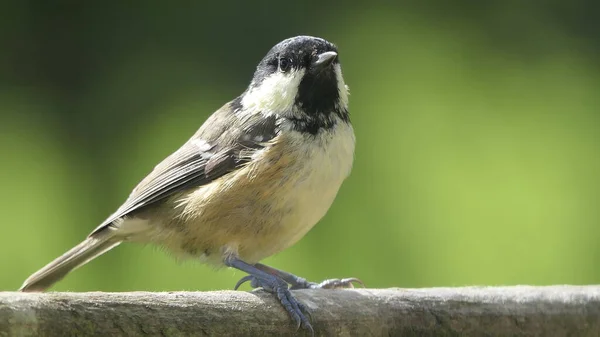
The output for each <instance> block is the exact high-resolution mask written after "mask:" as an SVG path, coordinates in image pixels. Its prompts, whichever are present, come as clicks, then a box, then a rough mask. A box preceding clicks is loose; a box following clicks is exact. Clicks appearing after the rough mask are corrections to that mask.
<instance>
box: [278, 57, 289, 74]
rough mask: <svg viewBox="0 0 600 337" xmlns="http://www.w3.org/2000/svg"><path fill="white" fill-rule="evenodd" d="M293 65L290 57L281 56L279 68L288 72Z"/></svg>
mask: <svg viewBox="0 0 600 337" xmlns="http://www.w3.org/2000/svg"><path fill="white" fill-rule="evenodd" d="M291 67H292V62H290V60H289V59H286V58H283V57H282V58H280V59H279V70H281V71H282V72H284V73H285V72H287V71H288V70H290V68H291Z"/></svg>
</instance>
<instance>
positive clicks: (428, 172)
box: [0, 0, 600, 291]
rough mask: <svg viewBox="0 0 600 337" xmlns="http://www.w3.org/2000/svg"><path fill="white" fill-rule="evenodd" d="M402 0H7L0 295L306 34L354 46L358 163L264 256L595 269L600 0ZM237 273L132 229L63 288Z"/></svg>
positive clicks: (367, 264)
mask: <svg viewBox="0 0 600 337" xmlns="http://www.w3.org/2000/svg"><path fill="white" fill-rule="evenodd" d="M393 3H394V2H391V1H389V2H387V3H385V2H383V3H376V2H370V3H369V4H368V3H367V2H365V1H358V0H357V1H344V2H340V3H338V4H334V3H325V2H321V1H303V2H289V3H286V2H265V1H213V2H210V3H203V2H200V1H195V2H194V1H180V2H158V1H148V2H137V4H135V3H134V2H129V3H126V2H117V1H107V2H78V1H70V2H68V1H54V2H50V1H41V0H39V1H12V2H10V1H9V2H3V3H2V4H1V5H0V42H1V44H0V46H1V47H0V75H1V77H0V158H1V159H0V160H1V161H2V169H1V170H0V186H2V193H1V194H0V205H2V206H1V207H2V208H1V211H2V220H1V230H0V265H1V266H2V273H1V274H0V275H2V276H1V277H0V289H2V290H13V289H16V288H18V287H19V286H20V284H21V282H22V281H23V280H24V279H25V278H26V277H27V276H28V275H29V274H30V273H32V272H34V271H36V270H37V269H38V268H40V267H42V266H43V265H44V264H45V263H47V262H49V261H50V260H52V259H53V258H55V257H57V256H58V255H59V254H62V253H63V252H64V251H66V250H67V249H69V248H71V247H72V246H73V245H75V244H76V243H78V242H79V241H80V240H81V239H83V238H84V237H85V236H86V235H87V234H88V233H89V232H90V231H91V230H92V229H93V228H95V226H96V225H98V224H99V223H100V222H101V221H102V220H104V219H105V218H106V217H107V216H108V215H109V214H110V213H112V212H113V211H114V210H115V209H116V208H117V207H118V206H119V205H120V203H121V202H122V201H124V199H125V198H126V197H127V195H128V194H129V192H130V190H131V189H132V188H133V187H134V186H135V184H136V183H137V182H138V181H139V180H140V179H141V178H142V177H143V176H144V175H145V174H147V173H148V172H149V171H150V169H151V168H152V167H153V166H154V165H155V164H156V163H157V162H158V161H160V160H161V159H163V158H164V157H165V156H167V155H168V154H169V153H170V152H172V151H173V150H175V149H176V148H177V147H178V146H179V145H180V144H182V143H183V142H184V141H185V140H187V139H188V137H189V136H190V135H191V134H192V133H193V132H194V131H195V130H196V129H197V128H198V127H199V126H200V124H201V123H202V122H203V121H204V120H205V118H206V117H207V116H208V115H209V114H210V113H211V112H212V111H214V110H216V109H217V108H219V107H220V106H221V105H222V104H223V103H225V102H226V101H228V100H230V99H232V98H234V97H235V96H237V95H239V94H240V93H241V92H242V91H243V90H244V89H245V87H246V85H247V84H248V83H249V81H250V78H251V76H252V73H253V71H254V68H255V66H256V64H257V63H258V61H259V60H260V59H261V58H262V56H263V55H264V54H265V53H266V52H267V50H268V49H269V48H271V46H272V45H274V44H275V43H277V42H278V41H280V40H282V39H284V38H287V37H290V36H294V35H299V34H310V35H317V36H321V37H324V38H326V39H328V40H330V41H332V42H335V43H336V44H337V45H338V47H339V50H340V55H341V60H342V63H343V69H344V73H345V78H346V81H347V83H348V84H349V86H350V88H351V92H352V95H351V102H350V104H351V114H352V119H353V122H354V126H355V130H356V135H357V149H356V161H355V167H354V170H353V173H352V175H351V177H350V178H349V179H348V180H347V181H346V183H345V184H344V186H343V187H342V189H341V191H340V193H339V196H338V198H337V200H336V202H335V203H334V205H333V207H332V208H331V210H330V212H329V213H328V214H327V215H326V217H325V218H324V219H323V221H321V223H320V224H319V225H317V226H316V227H315V228H314V229H313V230H312V231H311V232H310V233H309V234H308V235H307V236H306V237H305V238H304V239H303V240H302V241H300V242H299V243H298V244H297V245H295V246H294V247H292V248H290V249H288V250H287V251H285V252H283V253H281V254H279V255H277V256H274V257H271V258H269V259H267V260H266V261H265V262H266V263H268V264H271V265H273V266H275V267H278V268H281V269H285V270H288V271H290V272H293V273H296V274H298V275H301V276H304V277H307V278H309V279H311V280H315V281H317V280H322V279H325V278H331V277H349V276H356V277H359V278H361V279H362V280H364V281H365V283H366V284H367V285H368V286H369V287H392V286H400V287H429V286H460V285H473V284H477V285H480V284H486V285H498V284H559V283H573V284H586V283H600V268H598V267H599V265H600V248H599V246H598V244H597V242H598V239H599V238H600V226H598V222H599V221H600V208H599V206H598V201H599V200H600V175H599V173H600V156H599V152H600V133H599V131H600V57H599V51H600V38H599V37H600V25H599V24H598V22H597V17H596V14H595V13H594V11H593V10H592V8H593V5H594V2H593V1H581V0H580V1H577V0H576V1H569V2H567V1H541V2H535V3H536V4H534V2H530V3H526V2H524V1H500V0H498V1H472V0H462V1H452V2H448V1H443V0H438V1H429V2H427V3H424V2H419V1H397V2H395V4H393ZM242 276H244V274H243V273H241V272H238V271H233V270H220V271H215V270H212V268H210V267H207V266H202V265H200V264H198V263H195V262H193V261H187V262H186V261H184V262H177V261H176V260H175V259H173V258H172V257H171V256H169V255H168V254H166V253H164V252H162V251H161V250H160V249H157V248H153V247H143V246H138V245H133V244H129V245H122V246H120V247H118V248H117V249H115V250H114V251H111V252H109V253H108V254H106V255H104V256H102V257H100V258H99V259H97V260H95V261H94V262H93V263H90V264H89V265H86V266H85V267H82V268H81V269H79V270H77V271H76V272H74V273H72V274H71V275H69V276H68V277H67V278H66V279H65V280H64V281H62V282H60V283H59V284H58V285H57V286H56V287H54V289H55V290H73V291H88V290H103V291H129V290H154V291H158V290H184V289H185V290H209V289H229V288H231V287H233V285H234V284H235V282H236V281H237V280H238V279H239V278H240V277H242ZM246 289H247V288H246Z"/></svg>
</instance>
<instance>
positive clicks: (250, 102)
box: [242, 69, 304, 116]
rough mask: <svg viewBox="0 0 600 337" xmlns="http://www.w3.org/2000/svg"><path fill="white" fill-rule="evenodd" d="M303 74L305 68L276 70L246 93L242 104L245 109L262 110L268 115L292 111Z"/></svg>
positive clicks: (253, 111)
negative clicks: (285, 70)
mask: <svg viewBox="0 0 600 337" xmlns="http://www.w3.org/2000/svg"><path fill="white" fill-rule="evenodd" d="M303 76H304V69H301V70H292V71H290V72H287V73H283V72H280V71H276V72H275V73H273V74H271V75H269V76H268V77H267V78H265V79H264V80H263V81H262V83H261V84H260V85H259V86H257V87H254V88H252V89H250V91H249V92H247V93H246V94H245V95H244V97H243V98H242V105H243V106H244V108H245V111H247V112H249V113H255V112H261V113H262V114H264V115H266V116H269V115H272V114H274V113H279V114H281V113H282V112H287V111H289V112H290V113H291V111H292V108H293V107H294V102H295V100H296V95H297V94H298V86H299V85H300V82H301V81H302V77H303Z"/></svg>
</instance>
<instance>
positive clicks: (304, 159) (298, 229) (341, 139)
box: [141, 122, 354, 265]
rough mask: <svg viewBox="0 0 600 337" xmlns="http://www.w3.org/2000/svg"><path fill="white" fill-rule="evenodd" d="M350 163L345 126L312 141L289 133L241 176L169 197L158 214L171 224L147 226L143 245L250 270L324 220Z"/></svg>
mask: <svg viewBox="0 0 600 337" xmlns="http://www.w3.org/2000/svg"><path fill="white" fill-rule="evenodd" d="M353 155H354V133H353V130H352V126H351V125H350V124H347V123H343V122H342V123H339V124H338V125H337V126H336V127H335V128H333V129H331V130H324V131H321V132H320V133H318V134H317V135H306V134H300V133H297V132H295V131H288V132H286V133H285V135H284V136H278V137H277V138H276V139H275V140H274V142H273V143H272V145H271V146H268V147H266V148H265V149H263V150H260V151H259V152H256V153H254V154H253V155H252V156H253V160H252V161H251V162H250V164H248V165H247V166H245V167H243V168H242V169H240V170H238V171H236V172H232V173H230V174H228V175H226V176H224V177H222V178H220V179H219V180H217V181H215V182H213V183H211V184H208V185H205V186H202V187H199V188H196V189H193V190H191V191H188V192H186V193H183V194H180V195H177V196H174V197H172V198H171V199H170V200H169V201H168V202H167V203H165V207H161V210H157V211H161V212H165V211H170V212H174V215H176V216H175V219H177V220H175V221H173V222H172V223H168V224H152V225H151V226H149V227H151V228H153V230H152V232H153V233H148V232H146V233H147V234H148V236H147V237H148V238H152V241H155V243H157V244H160V245H162V246H165V247H166V248H167V249H168V250H170V251H172V252H174V253H175V254H176V255H179V256H188V257H195V258H200V259H201V260H204V261H205V262H208V263H211V264H215V265H221V264H222V261H223V257H224V256H227V255H230V254H234V255H237V256H238V257H239V258H241V259H242V260H244V261H246V262H249V263H256V262H258V261H260V260H262V259H264V258H266V257H268V256H270V255H273V254H275V253H277V252H280V251H282V250H283V249H285V248H287V247H289V246H291V245H293V244H294V243H296V242H297V241H298V240H299V239H300V238H302V237H303V236H304V235H305V234H306V233H307V232H308V231H309V230H310V229H311V228H312V227H313V226H314V225H315V224H316V223H317V222H318V221H319V220H320V219H321V218H322V217H323V216H324V215H325V213H326V212H327V210H328V209H329V207H330V206H331V204H332V203H333V200H334V199H335V196H336V194H337V192H338V190H339V188H340V186H341V184H342V182H343V181H344V179H345V178H346V177H347V176H348V175H349V173H350V170H351V168H352V161H353ZM152 218H155V217H153V216H152V215H148V217H147V219H152ZM148 221H150V220H148ZM141 240H142V241H144V239H142V238H141Z"/></svg>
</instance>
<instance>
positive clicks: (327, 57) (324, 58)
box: [313, 51, 338, 70]
mask: <svg viewBox="0 0 600 337" xmlns="http://www.w3.org/2000/svg"><path fill="white" fill-rule="evenodd" d="M337 55H338V54H337V53H336V52H334V51H328V52H325V53H321V54H319V55H318V56H317V59H316V60H314V61H313V67H314V68H315V69H317V70H321V69H325V68H327V67H329V66H330V65H331V64H332V63H333V61H335V59H336V58H337Z"/></svg>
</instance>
